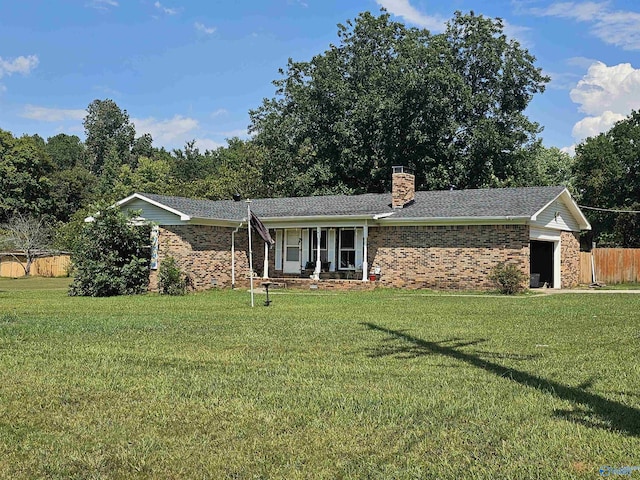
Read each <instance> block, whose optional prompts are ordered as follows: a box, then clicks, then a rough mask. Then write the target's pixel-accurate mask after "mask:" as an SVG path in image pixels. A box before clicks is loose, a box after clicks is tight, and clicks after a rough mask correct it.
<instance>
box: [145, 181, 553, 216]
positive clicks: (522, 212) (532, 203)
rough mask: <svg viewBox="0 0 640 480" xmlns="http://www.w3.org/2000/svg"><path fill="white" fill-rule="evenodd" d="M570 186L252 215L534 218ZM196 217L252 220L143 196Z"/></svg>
mask: <svg viewBox="0 0 640 480" xmlns="http://www.w3.org/2000/svg"><path fill="white" fill-rule="evenodd" d="M563 190H564V187H561V186H556V187H522V188H500V189H479V190H454V191H448V190H441V191H429V192H416V196H415V202H414V203H413V204H412V205H409V206H407V207H405V208H402V209H396V210H394V209H393V208H391V194H390V193H368V194H364V195H327V196H317V197H289V198H261V199H255V200H253V202H252V203H251V210H252V211H253V212H254V213H255V214H256V215H258V216H259V217H262V218H274V219H276V218H284V217H316V216H347V215H357V216H370V215H376V214H384V213H391V212H395V213H394V215H393V218H406V219H411V218H416V219H417V218H420V219H429V218H433V219H436V218H451V219H454V218H474V217H531V216H532V215H534V214H535V213H536V212H538V211H539V210H540V209H542V208H543V207H544V206H545V205H547V204H548V203H549V202H551V201H552V200H553V199H555V198H556V197H557V196H558V195H559V194H560V193H561V192H562V191H563ZM140 195H143V196H144V197H147V198H149V199H151V200H153V201H155V202H159V203H161V204H163V205H166V206H167V207H170V208H172V209H174V210H178V211H180V212H182V213H184V214H187V215H189V216H191V217H195V218H202V219H216V220H234V221H235V220H240V219H242V218H244V217H246V213H247V205H246V203H245V202H234V201H233V200H196V199H191V198H184V197H172V196H166V195H156V194H151V193H140Z"/></svg>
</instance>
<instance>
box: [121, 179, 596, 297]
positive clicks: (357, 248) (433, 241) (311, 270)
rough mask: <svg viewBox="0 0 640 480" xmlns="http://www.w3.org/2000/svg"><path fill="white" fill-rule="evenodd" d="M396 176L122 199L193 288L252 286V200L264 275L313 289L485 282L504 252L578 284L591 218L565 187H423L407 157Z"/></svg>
mask: <svg viewBox="0 0 640 480" xmlns="http://www.w3.org/2000/svg"><path fill="white" fill-rule="evenodd" d="M392 183H393V187H392V193H391V194H377V193H372V194H364V195H352V196H349V195H328V196H316V197H301V198H264V199H255V200H253V201H251V203H245V202H243V201H234V200H220V201H212V200H195V199H189V198H183V197H172V196H164V195H155V194H146V193H134V194H133V195H131V196H129V197H127V198H125V199H123V200H121V201H119V202H118V203H117V205H118V206H119V207H120V208H122V209H127V210H139V211H140V212H141V213H140V216H141V217H142V218H144V219H145V220H147V221H150V222H153V223H155V224H157V226H158V227H157V228H156V229H155V232H156V235H157V237H155V242H154V245H156V247H154V250H155V251H156V252H157V257H156V256H155V255H154V257H156V258H157V261H158V262H160V263H161V262H162V259H163V258H165V257H166V256H168V255H171V256H173V257H174V258H175V259H176V260H177V262H178V264H179V265H180V266H181V268H182V269H183V271H184V272H186V273H187V274H188V275H189V277H190V280H191V282H192V285H193V286H194V288H195V289H197V290H204V289H207V288H211V287H213V286H217V287H230V286H234V285H236V284H243V285H246V284H247V282H248V277H249V261H248V238H247V233H248V230H247V216H248V211H247V206H248V205H249V206H250V208H251V211H252V212H253V213H255V214H256V215H257V216H258V217H259V218H260V219H261V220H262V221H263V223H264V225H265V226H266V227H267V228H268V229H269V232H270V234H271V236H272V237H273V238H274V239H275V245H274V246H273V247H271V248H267V245H266V244H265V242H264V241H263V240H262V239H261V238H260V237H259V236H258V235H253V241H252V250H253V266H254V271H256V272H257V274H258V275H259V276H260V277H263V278H267V277H268V278H284V277H288V278H290V279H292V278H294V277H297V278H304V279H306V281H307V282H312V281H313V282H314V284H315V285H317V288H343V287H344V286H345V285H349V286H352V287H358V286H360V287H367V286H371V285H372V282H371V279H373V278H375V281H376V283H375V284H376V285H384V286H393V287H407V288H439V289H488V288H492V287H493V285H491V283H490V282H489V280H488V275H489V273H490V271H491V269H492V268H493V267H494V266H495V265H497V264H498V263H500V262H505V261H507V262H513V263H515V264H517V265H519V266H520V268H521V269H522V271H523V272H525V273H526V274H527V275H529V274H532V281H534V279H535V280H537V278H538V276H539V281H540V285H542V284H544V283H546V284H547V285H548V286H550V287H553V288H561V287H564V288H566V287H572V286H574V285H576V284H577V283H578V275H579V255H578V253H579V246H580V243H579V238H578V236H579V233H580V231H581V230H588V229H590V228H591V227H590V225H589V222H588V221H587V219H586V218H585V216H584V215H583V213H582V212H581V211H580V208H579V207H578V205H577V204H576V203H575V201H574V200H573V199H572V198H571V195H570V193H569V191H568V190H567V189H566V188H564V187H560V186H558V187H525V188H502V189H478V190H452V191H427V192H422V191H418V192H416V191H415V187H414V176H413V175H412V174H410V173H407V172H406V171H405V170H404V169H403V168H402V167H394V173H393V182H392ZM318 246H319V247H320V248H318ZM152 263H153V265H152V272H151V277H150V289H152V290H153V289H156V288H157V271H156V270H155V269H156V268H157V262H155V261H154V262H152ZM372 275H375V277H373V276H372Z"/></svg>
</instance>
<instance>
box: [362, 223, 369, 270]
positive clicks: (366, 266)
mask: <svg viewBox="0 0 640 480" xmlns="http://www.w3.org/2000/svg"><path fill="white" fill-rule="evenodd" d="M362 241H363V247H362V281H363V282H368V281H369V263H368V262H367V255H368V253H369V252H368V248H367V242H368V241H369V225H367V222H365V223H364V228H363V229H362Z"/></svg>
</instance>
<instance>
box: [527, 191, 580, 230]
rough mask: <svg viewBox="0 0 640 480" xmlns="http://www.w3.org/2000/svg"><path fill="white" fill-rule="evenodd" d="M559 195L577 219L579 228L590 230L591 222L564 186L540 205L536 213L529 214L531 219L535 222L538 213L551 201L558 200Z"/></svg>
mask: <svg viewBox="0 0 640 480" xmlns="http://www.w3.org/2000/svg"><path fill="white" fill-rule="evenodd" d="M560 197H562V200H563V201H564V204H565V205H566V206H567V208H568V209H569V211H570V212H571V213H572V214H573V215H574V216H575V217H576V219H577V220H578V225H579V226H580V229H581V230H591V224H590V223H589V220H587V217H585V216H584V214H583V213H582V210H580V207H579V206H578V204H577V203H576V202H575V200H574V199H573V197H572V196H571V193H569V190H567V189H566V188H565V189H563V190H562V191H561V192H560V193H559V194H558V195H556V196H555V197H554V198H553V199H552V200H551V201H550V202H548V203H547V204H546V205H545V206H544V207H542V208H541V209H540V210H538V211H537V212H536V213H534V214H533V215H532V216H531V221H532V222H535V221H536V220H537V219H538V215H540V214H541V213H542V212H543V211H545V210H546V209H547V208H548V207H549V206H550V205H551V204H552V203H553V202H555V201H556V200H558V199H559V198H560Z"/></svg>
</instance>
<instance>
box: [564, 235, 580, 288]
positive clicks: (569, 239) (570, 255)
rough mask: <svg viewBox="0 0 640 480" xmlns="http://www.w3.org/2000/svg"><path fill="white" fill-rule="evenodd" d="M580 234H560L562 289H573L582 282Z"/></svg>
mask: <svg viewBox="0 0 640 480" xmlns="http://www.w3.org/2000/svg"><path fill="white" fill-rule="evenodd" d="M579 235H580V234H579V233H576V232H561V233H560V276H561V277H562V282H561V286H562V288H572V287H575V286H576V285H578V283H579V282H580V236H579Z"/></svg>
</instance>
